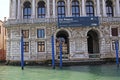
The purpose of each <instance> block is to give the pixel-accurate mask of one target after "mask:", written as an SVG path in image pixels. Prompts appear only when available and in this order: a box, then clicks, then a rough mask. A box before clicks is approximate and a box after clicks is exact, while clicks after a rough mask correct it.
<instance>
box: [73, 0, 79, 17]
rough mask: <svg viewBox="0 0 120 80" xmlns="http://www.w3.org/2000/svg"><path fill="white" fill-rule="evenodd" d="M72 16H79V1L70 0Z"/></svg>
mask: <svg viewBox="0 0 120 80" xmlns="http://www.w3.org/2000/svg"><path fill="white" fill-rule="evenodd" d="M72 16H73V17H79V16H80V9H79V2H78V0H73V1H72Z"/></svg>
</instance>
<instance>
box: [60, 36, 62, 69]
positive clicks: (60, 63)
mask: <svg viewBox="0 0 120 80" xmlns="http://www.w3.org/2000/svg"><path fill="white" fill-rule="evenodd" d="M60 69H62V38H60Z"/></svg>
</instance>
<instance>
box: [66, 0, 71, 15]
mask: <svg viewBox="0 0 120 80" xmlns="http://www.w3.org/2000/svg"><path fill="white" fill-rule="evenodd" d="M66 11H67V12H66V13H67V16H68V17H70V16H71V14H70V0H67V9H66Z"/></svg>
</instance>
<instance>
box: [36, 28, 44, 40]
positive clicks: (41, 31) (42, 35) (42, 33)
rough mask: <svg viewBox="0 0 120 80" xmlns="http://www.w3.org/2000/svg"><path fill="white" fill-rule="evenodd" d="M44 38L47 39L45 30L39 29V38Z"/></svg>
mask: <svg viewBox="0 0 120 80" xmlns="http://www.w3.org/2000/svg"><path fill="white" fill-rule="evenodd" d="M44 37H45V31H44V29H37V38H44Z"/></svg>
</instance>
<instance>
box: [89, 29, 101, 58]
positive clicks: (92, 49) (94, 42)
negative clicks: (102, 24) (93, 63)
mask: <svg viewBox="0 0 120 80" xmlns="http://www.w3.org/2000/svg"><path fill="white" fill-rule="evenodd" d="M87 37H88V38H87V45H88V53H89V55H90V56H89V57H90V58H91V57H98V56H97V55H94V54H99V52H100V51H99V34H98V32H97V31H96V30H90V31H88V33H87Z"/></svg>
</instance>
